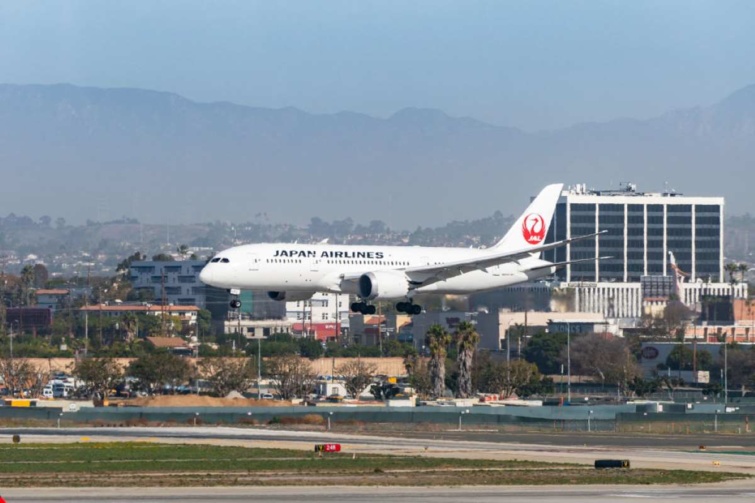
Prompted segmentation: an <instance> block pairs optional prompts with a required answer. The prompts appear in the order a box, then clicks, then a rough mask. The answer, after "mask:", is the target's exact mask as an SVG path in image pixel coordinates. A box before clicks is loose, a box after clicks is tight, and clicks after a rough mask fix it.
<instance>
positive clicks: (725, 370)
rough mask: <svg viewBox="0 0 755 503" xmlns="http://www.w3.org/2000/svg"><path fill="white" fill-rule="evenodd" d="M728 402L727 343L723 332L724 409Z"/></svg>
mask: <svg viewBox="0 0 755 503" xmlns="http://www.w3.org/2000/svg"><path fill="white" fill-rule="evenodd" d="M727 403H729V359H728V344H726V334H724V410H726V404H727Z"/></svg>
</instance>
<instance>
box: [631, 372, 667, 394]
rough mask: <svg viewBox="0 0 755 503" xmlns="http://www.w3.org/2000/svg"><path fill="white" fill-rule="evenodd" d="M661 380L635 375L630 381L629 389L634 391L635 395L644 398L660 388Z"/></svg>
mask: <svg viewBox="0 0 755 503" xmlns="http://www.w3.org/2000/svg"><path fill="white" fill-rule="evenodd" d="M660 385H661V382H660V380H659V379H657V378H656V379H643V378H642V377H640V376H634V378H633V379H632V380H631V381H629V383H628V385H627V388H628V389H629V391H632V392H633V393H634V394H635V395H637V396H638V397H640V398H642V397H644V396H646V395H650V394H652V393H655V392H656V391H658V389H659V388H660Z"/></svg>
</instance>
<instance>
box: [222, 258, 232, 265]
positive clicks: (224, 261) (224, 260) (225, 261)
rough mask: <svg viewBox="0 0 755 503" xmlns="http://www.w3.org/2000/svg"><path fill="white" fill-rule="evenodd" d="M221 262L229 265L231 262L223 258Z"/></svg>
mask: <svg viewBox="0 0 755 503" xmlns="http://www.w3.org/2000/svg"><path fill="white" fill-rule="evenodd" d="M220 261H221V262H222V263H224V264H227V263H228V262H230V260H228V259H227V258H221V259H220Z"/></svg>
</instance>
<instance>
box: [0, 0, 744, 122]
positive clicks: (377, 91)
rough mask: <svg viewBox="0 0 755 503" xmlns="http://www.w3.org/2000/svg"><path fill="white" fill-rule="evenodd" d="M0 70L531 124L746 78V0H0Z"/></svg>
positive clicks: (598, 116)
mask: <svg viewBox="0 0 755 503" xmlns="http://www.w3.org/2000/svg"><path fill="white" fill-rule="evenodd" d="M0 82H6V83H20V84H23V83H43V84H44V83H57V82H68V83H73V84H77V85H91V86H103V87H141V88H147V89H157V90H164V91H173V92H176V93H179V94H181V95H184V96H186V97H188V98H190V99H194V100H198V101H232V102H236V103H240V104H245V105H253V106H262V107H286V106H294V107H298V108H301V109H303V110H306V111H310V112H337V111H341V110H351V111H357V112H364V113H368V114H371V115H376V116H382V117H385V116H388V115H390V114H392V113H393V112H395V111H397V110H399V109H401V108H404V107H408V106H418V107H430V108H438V109H442V110H444V111H445V112H447V113H449V114H450V115H454V116H471V117H476V118H479V119H482V120H485V121H488V122H491V123H494V124H499V125H510V126H517V127H521V128H523V129H525V130H530V131H531V130H539V129H548V128H556V127H562V126H565V125H570V124H573V123H576V122H582V121H594V120H597V121H600V120H607V119H613V118H616V117H621V116H628V117H637V118H644V117H650V116H654V115H657V114H660V113H663V112H665V111H667V110H669V109H673V108H681V107H689V106H695V105H708V104H711V103H713V102H715V101H717V100H719V99H721V98H723V97H724V96H726V95H727V94H728V93H730V92H731V91H734V90H736V89H738V88H741V87H744V86H745V85H748V84H752V83H755V2H753V1H750V0H746V1H744V0H743V1H721V0H716V1H693V0H674V1H671V0H665V1H660V0H653V1H637V0H633V1H626V0H621V1H597V0H594V1H577V0H570V1H561V0H553V1H538V0H526V1H524V0H522V1H501V0H499V1H487V2H486V1H479V2H474V1H455V2H448V1H441V0H419V1H418V0H414V1H406V0H401V1H386V0H380V1H375V2H372V1H365V0H358V1H355V0H351V1H337V0H327V1H325V0H322V1H299V2H284V1H270V0H266V1H260V2H256V1H251V0H239V1H212V2H210V1H207V0H172V1H169V0H144V1H136V0H133V1H128V2H124V1H121V2H117V1H114V0H112V1H105V0H101V1H99V0H89V1H76V0H70V1H67V0H56V1H49V0H47V1H43V0H36V1H35V0H2V2H1V3H0Z"/></svg>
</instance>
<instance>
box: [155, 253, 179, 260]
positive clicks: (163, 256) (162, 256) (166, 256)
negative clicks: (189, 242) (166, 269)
mask: <svg viewBox="0 0 755 503" xmlns="http://www.w3.org/2000/svg"><path fill="white" fill-rule="evenodd" d="M152 260H154V261H155V262H173V261H174V260H175V259H174V258H173V255H169V254H167V253H158V254H157V255H153V256H152Z"/></svg>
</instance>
